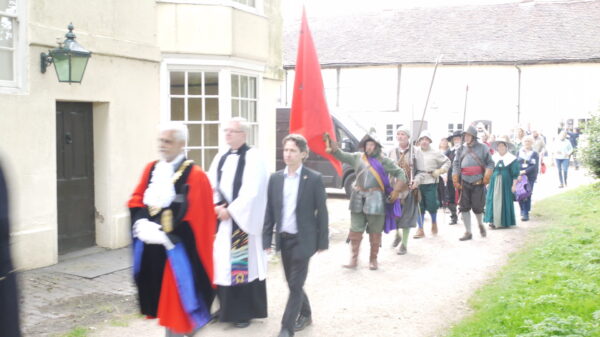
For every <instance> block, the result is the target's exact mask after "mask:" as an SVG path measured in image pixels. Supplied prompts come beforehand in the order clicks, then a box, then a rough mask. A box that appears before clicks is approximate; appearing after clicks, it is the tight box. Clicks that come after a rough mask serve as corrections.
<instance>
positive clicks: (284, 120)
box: [275, 108, 366, 196]
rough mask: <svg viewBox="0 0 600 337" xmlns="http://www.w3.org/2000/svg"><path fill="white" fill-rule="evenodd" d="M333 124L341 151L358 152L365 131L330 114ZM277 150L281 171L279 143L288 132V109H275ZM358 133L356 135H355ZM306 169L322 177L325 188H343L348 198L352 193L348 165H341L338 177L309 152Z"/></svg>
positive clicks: (323, 161)
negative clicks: (318, 173) (360, 138)
mask: <svg viewBox="0 0 600 337" xmlns="http://www.w3.org/2000/svg"><path fill="white" fill-rule="evenodd" d="M331 117H332V119H333V124H334V128H335V134H336V137H337V140H338V142H339V143H340V146H341V149H342V150H344V151H346V152H356V151H358V142H359V139H358V138H357V137H362V135H364V134H366V131H364V130H363V129H362V127H360V126H359V125H358V124H357V123H355V122H353V121H350V120H344V121H343V122H342V118H341V116H336V115H334V114H332V116H331ZM276 123H277V125H276V128H277V136H276V137H277V149H276V155H275V158H276V164H275V165H276V169H277V170H281V169H283V168H284V167H285V163H284V162H283V145H282V144H281V141H282V140H283V137H285V136H287V135H288V133H289V130H290V109H289V108H280V109H277V122H276ZM357 133H358V135H357ZM304 165H306V167H309V168H311V169H313V170H315V171H318V172H320V173H321V174H322V175H323V183H324V184H325V187H333V188H344V189H345V191H346V195H347V196H350V192H352V184H353V183H354V178H355V176H354V168H353V167H351V166H349V165H348V164H345V163H342V176H341V177H340V176H339V175H338V174H337V172H336V171H335V169H334V168H333V166H332V165H331V164H330V163H329V161H328V160H327V159H325V158H323V157H321V156H319V155H318V154H316V153H314V152H310V154H309V156H308V159H307V160H306V161H305V162H304Z"/></svg>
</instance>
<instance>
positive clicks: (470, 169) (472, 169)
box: [460, 166, 483, 176]
mask: <svg viewBox="0 0 600 337" xmlns="http://www.w3.org/2000/svg"><path fill="white" fill-rule="evenodd" d="M460 173H461V174H462V175H465V176H476V175H478V174H483V168H482V167H481V166H467V167H463V168H461V169H460Z"/></svg>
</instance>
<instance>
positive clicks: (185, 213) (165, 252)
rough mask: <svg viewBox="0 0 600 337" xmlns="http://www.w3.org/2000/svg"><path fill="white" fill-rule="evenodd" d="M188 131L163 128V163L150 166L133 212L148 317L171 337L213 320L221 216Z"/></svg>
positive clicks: (136, 267) (136, 266)
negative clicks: (188, 152)
mask: <svg viewBox="0 0 600 337" xmlns="http://www.w3.org/2000/svg"><path fill="white" fill-rule="evenodd" d="M187 137H188V132H187V127H186V126H185V125H183V124H182V123H177V122H170V123H165V124H163V125H161V128H160V134H159V144H160V145H159V150H160V157H161V159H160V160H158V161H153V162H151V163H149V164H148V165H146V168H145V169H144V172H143V174H142V178H141V179H140V182H139V184H138V185H137V188H136V189H135V191H134V192H133V195H132V196H131V199H130V200H129V203H128V206H129V210H130V212H131V223H132V225H133V226H132V232H133V257H134V259H133V260H134V263H133V271H134V278H135V283H136V285H137V288H138V299H139V305H140V309H141V312H142V314H144V315H146V316H148V317H149V318H158V320H159V321H158V323H159V324H160V325H163V326H165V328H166V336H167V337H175V336H178V337H181V336H189V335H193V334H194V333H195V331H196V330H198V329H199V328H201V327H202V326H204V325H205V324H206V323H208V322H209V321H210V319H211V315H210V307H211V305H212V302H213V298H214V296H215V295H214V289H213V284H212V283H213V237H214V234H215V213H214V211H213V206H212V188H211V186H210V183H209V181H208V177H207V176H206V174H205V173H204V171H202V169H201V168H200V167H199V166H198V165H195V164H194V163H193V162H192V161H191V160H187V159H186V157H185V151H184V146H185V143H186V141H187V139H188V138H187Z"/></svg>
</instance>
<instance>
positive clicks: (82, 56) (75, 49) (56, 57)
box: [40, 23, 92, 83]
mask: <svg viewBox="0 0 600 337" xmlns="http://www.w3.org/2000/svg"><path fill="white" fill-rule="evenodd" d="M67 28H69V32H68V33H67V34H65V37H66V39H65V41H64V42H63V43H62V44H61V43H59V45H58V48H56V49H52V50H49V51H48V54H46V53H41V55H40V58H41V71H42V73H45V72H46V68H47V67H48V65H49V64H50V63H53V64H54V69H55V70H56V76H57V77H58V81H59V82H67V83H81V80H82V79H83V74H84V73H85V67H86V66H87V63H88V60H89V59H90V57H91V56H92V52H90V51H88V50H86V49H85V48H83V46H82V45H80V44H79V43H77V41H75V34H73V23H70V24H69V26H68V27H67Z"/></svg>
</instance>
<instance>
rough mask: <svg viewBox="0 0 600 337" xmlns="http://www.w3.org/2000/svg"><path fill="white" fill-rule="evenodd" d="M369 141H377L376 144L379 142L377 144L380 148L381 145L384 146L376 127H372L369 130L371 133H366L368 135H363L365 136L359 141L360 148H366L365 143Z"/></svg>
mask: <svg viewBox="0 0 600 337" xmlns="http://www.w3.org/2000/svg"><path fill="white" fill-rule="evenodd" d="M368 141H372V142H375V144H377V145H378V146H379V147H380V148H381V147H383V146H382V145H381V141H379V137H378V136H377V133H376V132H375V129H374V128H371V129H370V130H369V133H367V134H366V135H365V136H364V137H363V138H362V139H361V140H360V142H359V143H358V147H359V148H361V149H364V148H365V144H366V143H367V142H368Z"/></svg>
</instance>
